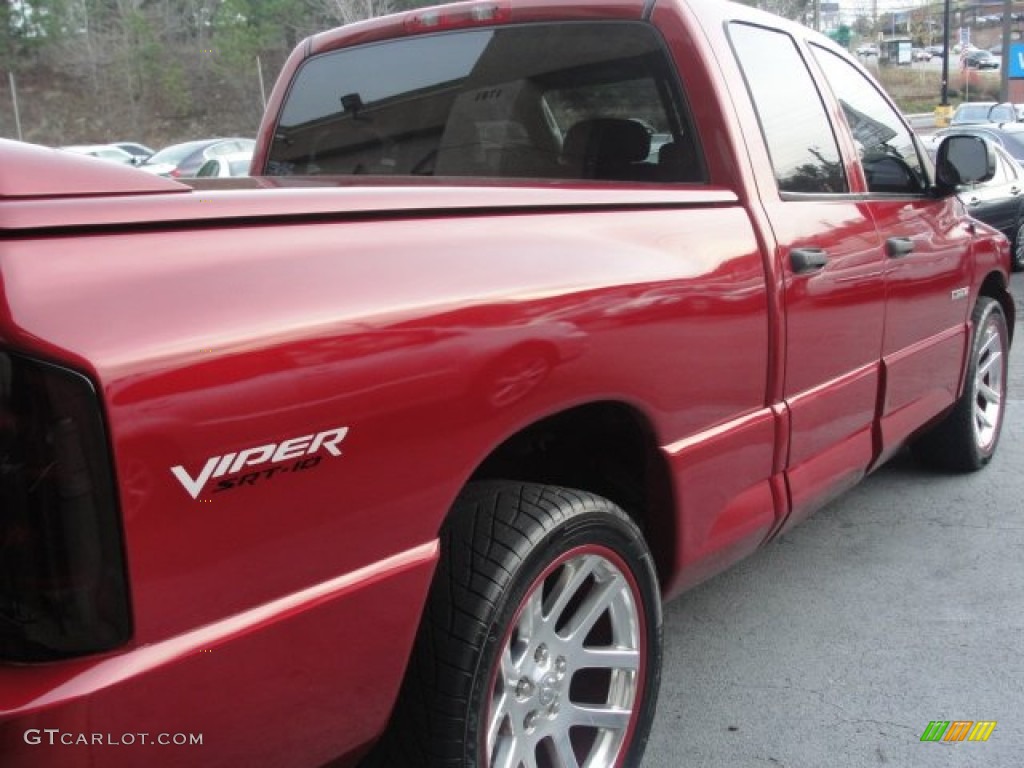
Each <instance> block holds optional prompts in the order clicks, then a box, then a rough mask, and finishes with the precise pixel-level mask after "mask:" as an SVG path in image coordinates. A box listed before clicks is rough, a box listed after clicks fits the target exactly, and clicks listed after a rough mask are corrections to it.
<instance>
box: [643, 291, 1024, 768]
mask: <svg viewBox="0 0 1024 768" xmlns="http://www.w3.org/2000/svg"><path fill="white" fill-rule="evenodd" d="M1012 288H1013V292H1014V295H1015V298H1016V301H1017V304H1018V317H1020V316H1021V314H1022V309H1024V307H1022V303H1024V277H1022V276H1021V275H1017V276H1015V277H1014V282H1013V286H1012ZM1009 389H1010V402H1009V405H1008V409H1007V416H1006V422H1005V424H1004V429H1003V434H1002V442H1001V445H1000V449H999V452H998V454H997V456H996V458H995V459H994V460H993V462H992V464H991V465H990V466H989V467H988V468H987V469H986V470H984V471H982V472H980V473H977V474H973V475H967V476H953V477H951V476H944V475H940V474H935V473H932V472H930V471H927V470H924V469H922V468H920V467H919V466H917V465H916V464H915V463H914V461H913V460H912V459H911V458H910V457H908V456H899V457H897V458H896V459H895V460H893V461H892V462H890V463H889V464H888V465H887V466H885V467H883V468H882V469H880V470H879V471H878V472H876V473H875V474H874V475H873V476H872V477H871V478H868V480H866V481H865V482H864V483H862V484H861V485H860V486H858V487H857V488H855V489H854V490H853V491H851V492H850V493H848V494H847V495H846V496H844V497H843V498H841V499H839V500H838V501H836V502H833V503H832V504H831V505H829V506H828V507H826V508H825V509H823V510H822V511H820V512H819V513H818V514H817V515H815V516H814V517H812V518H811V519H810V520H808V521H806V522H805V523H803V524H802V525H801V526H799V527H797V528H796V529H794V530H793V531H792V532H791V533H789V534H787V535H786V536H785V537H783V538H782V539H781V540H779V541H776V542H774V543H773V544H771V545H769V546H768V547H767V548H766V549H764V550H763V551H761V552H760V553H758V554H757V555H755V556H753V557H751V558H750V559H748V560H747V561H745V562H743V563H741V564H739V565H738V566H736V567H734V568H733V569H732V570H730V571H728V572H726V573H724V574H722V575H721V576H718V577H717V578H715V579H713V580H711V581H710V582H708V583H706V584H704V585H702V586H700V587H698V588H696V589H694V590H692V591H691V592H689V593H687V594H686V595H684V596H683V597H682V598H680V599H679V600H676V601H674V602H673V603H671V604H669V606H668V607H667V609H666V614H665V671H664V678H663V680H662V689H661V701H660V704H659V710H658V715H657V717H656V720H655V723H654V729H653V733H652V736H651V742H650V745H649V747H648V751H647V758H646V759H645V761H644V766H645V768H683V767H684V766H699V767H700V768H760V767H761V766H777V767H779V768H782V767H785V768H822V767H823V766H843V767H844V768H847V767H849V768H859V767H861V766H879V765H891V766H899V768H906V767H913V766H921V768H934V767H935V766H963V767H964V768H980V767H981V766H984V767H985V768H997V767H999V766H1006V768H1010V767H1011V766H1012V767H1014V768H1016V766H1020V765H1021V754H1022V753H1024V655H1022V653H1021V649H1022V647H1024V611H1022V608H1024V597H1022V595H1024V559H1022V557H1021V552H1022V547H1024V504H1022V502H1021V499H1022V498H1024V471H1022V470H1024V351H1022V349H1021V343H1020V340H1019V339H1018V343H1017V345H1016V348H1015V349H1014V350H1013V352H1012V353H1011V356H1010V382H1009ZM933 720H943V721H945V720H950V721H956V720H961V721H964V720H968V721H978V720H994V721H997V723H998V724H997V726H996V728H995V730H994V731H993V733H992V735H991V737H990V738H989V740H988V741H987V742H984V743H982V742H968V741H965V742H961V743H946V742H934V743H926V742H922V741H921V736H922V734H923V733H924V731H925V729H926V727H927V726H928V724H929V722H931V721H933Z"/></svg>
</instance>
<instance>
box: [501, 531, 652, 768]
mask: <svg viewBox="0 0 1024 768" xmlns="http://www.w3.org/2000/svg"><path fill="white" fill-rule="evenodd" d="M613 558H614V555H613V554H612V553H611V552H608V551H602V549H601V548H595V547H590V548H587V550H586V551H584V552H582V553H581V552H580V551H578V550H577V551H574V552H568V553H566V555H565V556H564V557H563V558H562V559H561V560H559V561H558V562H556V563H554V564H553V565H552V566H551V567H550V568H549V569H548V570H547V571H546V572H545V573H544V574H543V575H542V576H541V577H540V578H539V579H538V580H537V581H535V582H534V583H533V585H532V586H531V588H530V589H529V590H528V592H527V594H526V597H525V598H524V599H523V601H522V603H521V605H520V608H519V610H518V612H517V615H516V618H515V619H514V621H513V622H512V627H511V629H510V631H509V632H508V634H507V636H506V638H505V641H504V645H503V647H502V649H501V653H500V656H499V658H498V664H497V669H496V670H495V674H494V683H493V686H492V689H491V695H490V701H489V704H488V707H487V715H486V723H487V731H486V747H485V751H486V755H487V759H488V765H489V766H490V768H520V767H521V768H549V767H550V768H569V767H571V768H577V766H584V765H585V766H592V767H593V768H598V767H605V766H614V765H615V764H616V762H617V760H618V758H619V757H620V754H621V752H622V750H623V746H624V745H625V744H626V743H627V738H628V735H629V730H630V727H631V725H632V723H633V713H634V709H635V706H636V702H637V700H638V696H639V695H640V693H641V691H640V688H641V682H640V681H641V680H643V669H642V665H643V658H642V653H641V649H642V648H644V626H643V622H642V619H641V613H640V611H639V610H638V595H637V594H636V592H635V587H634V586H633V585H632V584H631V581H630V580H629V579H627V577H626V576H625V575H624V573H623V571H622V570H621V569H620V567H619V566H618V565H616V564H615V563H614V562H613Z"/></svg>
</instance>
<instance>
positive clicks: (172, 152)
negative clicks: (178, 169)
mask: <svg viewBox="0 0 1024 768" xmlns="http://www.w3.org/2000/svg"><path fill="white" fill-rule="evenodd" d="M204 143H205V142H202V141H190V142H187V143H185V144H174V145H172V146H170V147H167V148H166V149H161V150H160V151H159V152H157V153H156V154H155V155H153V156H152V157H151V158H149V164H151V165H156V164H158V163H170V164H171V165H177V164H178V163H180V162H181V161H182V160H184V159H185V158H186V157H188V156H189V155H190V154H192V153H193V152H195V151H196V150H197V149H199V148H200V147H201V146H203V144H204Z"/></svg>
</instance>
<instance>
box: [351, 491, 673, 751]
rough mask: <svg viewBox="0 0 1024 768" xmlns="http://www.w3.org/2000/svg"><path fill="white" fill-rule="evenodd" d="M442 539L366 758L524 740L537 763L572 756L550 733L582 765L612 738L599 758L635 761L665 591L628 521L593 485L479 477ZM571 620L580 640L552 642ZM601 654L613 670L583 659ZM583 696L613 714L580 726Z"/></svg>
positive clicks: (648, 708) (498, 746)
mask: <svg viewBox="0 0 1024 768" xmlns="http://www.w3.org/2000/svg"><path fill="white" fill-rule="evenodd" d="M441 547H442V553H441V560H440V562H439V564H438V570H437V572H436V574H435V576H434V581H433V583H432V585H431V589H430V595H429V598H428V603H427V607H426V611H425V613H424V616H423V620H422V622H421V625H420V629H419V633H418V635H417V638H416V644H415V647H414V649H413V657H412V659H411V660H410V663H409V669H408V672H407V674H406V678H405V681H404V683H403V686H402V690H401V692H400V695H399V700H398V703H397V705H396V709H395V712H394V714H393V716H392V720H391V723H390V725H389V727H388V730H387V732H386V733H385V735H384V737H383V738H382V739H381V741H380V743H379V744H378V745H377V746H376V748H375V750H374V752H373V754H372V755H371V757H370V758H369V759H368V760H367V762H366V764H367V765H373V766H387V767H388V768H399V767H400V766H410V767H411V766H415V767H416V768H440V767H441V766H444V767H445V768H490V766H492V765H495V766H496V765H497V764H499V763H500V764H501V765H503V766H507V767H508V768H517V766H519V765H520V762H519V760H518V759H515V758H511V759H510V758H509V753H512V754H521V753H529V752H531V751H532V753H533V754H534V755H535V756H536V757H537V758H538V759H537V761H536V765H537V766H538V768H544V767H545V766H560V765H563V764H569V765H571V764H572V762H571V761H565V763H563V762H562V761H561V760H560V758H559V752H558V748H557V747H556V743H557V744H560V748H561V749H563V750H565V749H571V750H572V751H573V757H574V758H575V760H576V763H577V764H578V765H583V764H584V761H585V760H586V759H587V757H588V756H589V754H590V751H594V752H595V753H596V752H597V751H599V750H600V749H601V748H602V747H607V748H608V754H607V755H606V756H605V757H604V758H601V759H598V760H597V761H596V762H595V763H594V765H595V766H607V768H612V767H613V766H615V767H616V768H620V767H622V766H627V767H630V768H631V767H633V766H639V765H640V760H641V757H642V756H643V752H644V748H645V747H646V744H647V738H648V735H649V732H650V727H651V721H652V720H653V716H654V709H655V704H656V701H657V695H658V687H659V682H660V678H661V603H660V595H659V590H658V582H657V577H656V574H655V569H654V563H653V560H652V558H651V555H650V552H649V551H648V549H647V546H646V544H645V543H644V540H643V537H642V535H641V533H640V531H639V530H638V529H637V527H636V525H635V524H634V523H633V521H632V520H630V519H629V518H628V517H627V516H626V515H625V513H623V512H622V510H620V509H619V508H618V507H616V506H615V505H614V504H612V503H611V502H610V501H608V500H606V499H603V498H601V497H599V496H593V495H590V494H587V493H583V492H579V491H572V490H567V489H564V488H556V487H552V486H543V485H531V484H524V483H511V482H498V481H495V482H481V483H474V484H471V485H470V486H469V487H467V489H466V490H465V491H464V492H463V493H462V494H461V496H460V497H459V499H458V501H457V502H456V504H455V507H454V508H453V511H452V514H451V516H450V517H449V520H448V522H447V523H446V524H445V526H444V529H443V530H442V536H441ZM585 574H590V575H585ZM557 595H561V596H563V597H564V601H559V600H556V599H555V596H557ZM531 597H532V598H533V599H532V600H531V599H530V598H531ZM606 598H607V605H605V600H606ZM552 602H554V603H558V602H562V604H561V606H560V607H559V610H558V614H559V616H558V617H556V616H555V615H554V613H555V611H554V610H552V609H554V608H555V606H554V605H552ZM591 605H596V606H597V607H596V608H595V610H594V611H590V610H589V607H590V606H591ZM538 606H543V608H541V613H540V617H541V618H540V619H534V620H533V621H530V620H529V619H528V617H529V616H534V617H535V616H537V614H535V613H532V612H531V609H535V608H537V607H538ZM545 610H550V611H551V613H550V615H547V616H545V615H544V611H545ZM584 616H590V617H592V616H597V617H598V618H597V619H596V621H594V622H593V624H591V623H590V622H589V621H584V620H583V617H584ZM577 621H580V622H581V624H582V626H581V628H580V631H579V633H578V635H577V639H579V641H580V649H584V648H585V649H586V651H584V650H578V649H577V648H576V646H573V645H570V644H568V643H566V644H560V642H561V641H562V639H563V635H565V634H568V633H569V632H570V630H571V629H572V627H573V625H574V624H575V623H576V622H577ZM588 627H589V628H588ZM559 633H561V634H559ZM612 647H614V648H615V650H616V655H615V656H614V657H612V658H609V657H608V656H607V655H606V656H603V657H601V656H598V655H597V654H599V653H600V649H606V653H607V649H609V648H612ZM506 649H507V653H506ZM587 651H589V652H591V655H590V656H588V657H587V658H588V659H589V660H584V655H585V653H586V652H587ZM581 662H582V664H583V665H582V666H580V664H581ZM597 663H600V664H604V665H606V666H607V667H608V669H605V670H601V671H595V668H594V667H589V666H587V665H588V664H597ZM617 665H621V666H617ZM501 669H504V672H505V674H499V671H500V670H501ZM506 681H508V682H507V683H506ZM603 697H604V698H603ZM609 701H610V702H611V704H614V705H615V706H614V707H613V706H611V705H608V706H605V707H602V704H601V702H609ZM580 706H585V707H590V708H591V709H590V711H589V712H587V713H585V714H586V716H587V717H590V716H591V715H593V714H594V713H599V714H600V715H601V717H602V718H603V720H602V722H605V723H607V724H608V725H609V727H608V728H603V729H602V728H599V727H596V726H593V725H591V724H590V723H591V722H593V721H588V723H587V725H583V726H581V725H580V715H581V713H580V711H579V710H578V709H577V707H580ZM616 707H619V708H621V709H624V710H626V713H625V714H624V715H623V714H621V713H620V712H619V711H618V710H617V709H616ZM488 726H492V727H491V728H490V731H491V736H490V737H489V736H488V730H489V729H488ZM570 726H572V736H571V738H570ZM503 749H504V750H506V753H505V758H506V759H501V760H499V759H494V758H496V757H499V756H500V753H501V750H503ZM561 754H562V755H565V754H566V753H564V752H563V753H561ZM523 765H526V763H525V762H523ZM588 765H589V763H588Z"/></svg>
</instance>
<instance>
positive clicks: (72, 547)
mask: <svg viewBox="0 0 1024 768" xmlns="http://www.w3.org/2000/svg"><path fill="white" fill-rule="evenodd" d="M130 635H131V616H130V611H129V602H128V585H127V580H126V577H125V568H124V555H123V548H122V540H121V525H120V522H119V518H118V512H117V506H116V503H115V496H114V485H113V479H112V473H111V466H110V452H109V450H108V448H107V441H106V437H105V433H104V427H103V419H102V416H101V413H100V408H99V403H98V398H97V396H96V392H95V390H94V389H93V387H92V384H91V383H90V382H89V380H88V379H86V378H85V377H84V376H81V375H80V374H77V373H74V372H72V371H69V370H66V369H64V368H60V367H58V366H55V365H50V364H48V363H43V362H39V361H36V360H30V359H28V358H24V357H21V356H19V355H13V354H7V353H3V352H0V661H46V660H50V659H59V658H66V657H69V656H77V655H80V654H85V653H92V652H96V651H104V650H109V649H111V648H114V647H115V646H117V645H120V644H122V643H124V642H125V641H126V640H128V638H129V637H130Z"/></svg>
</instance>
